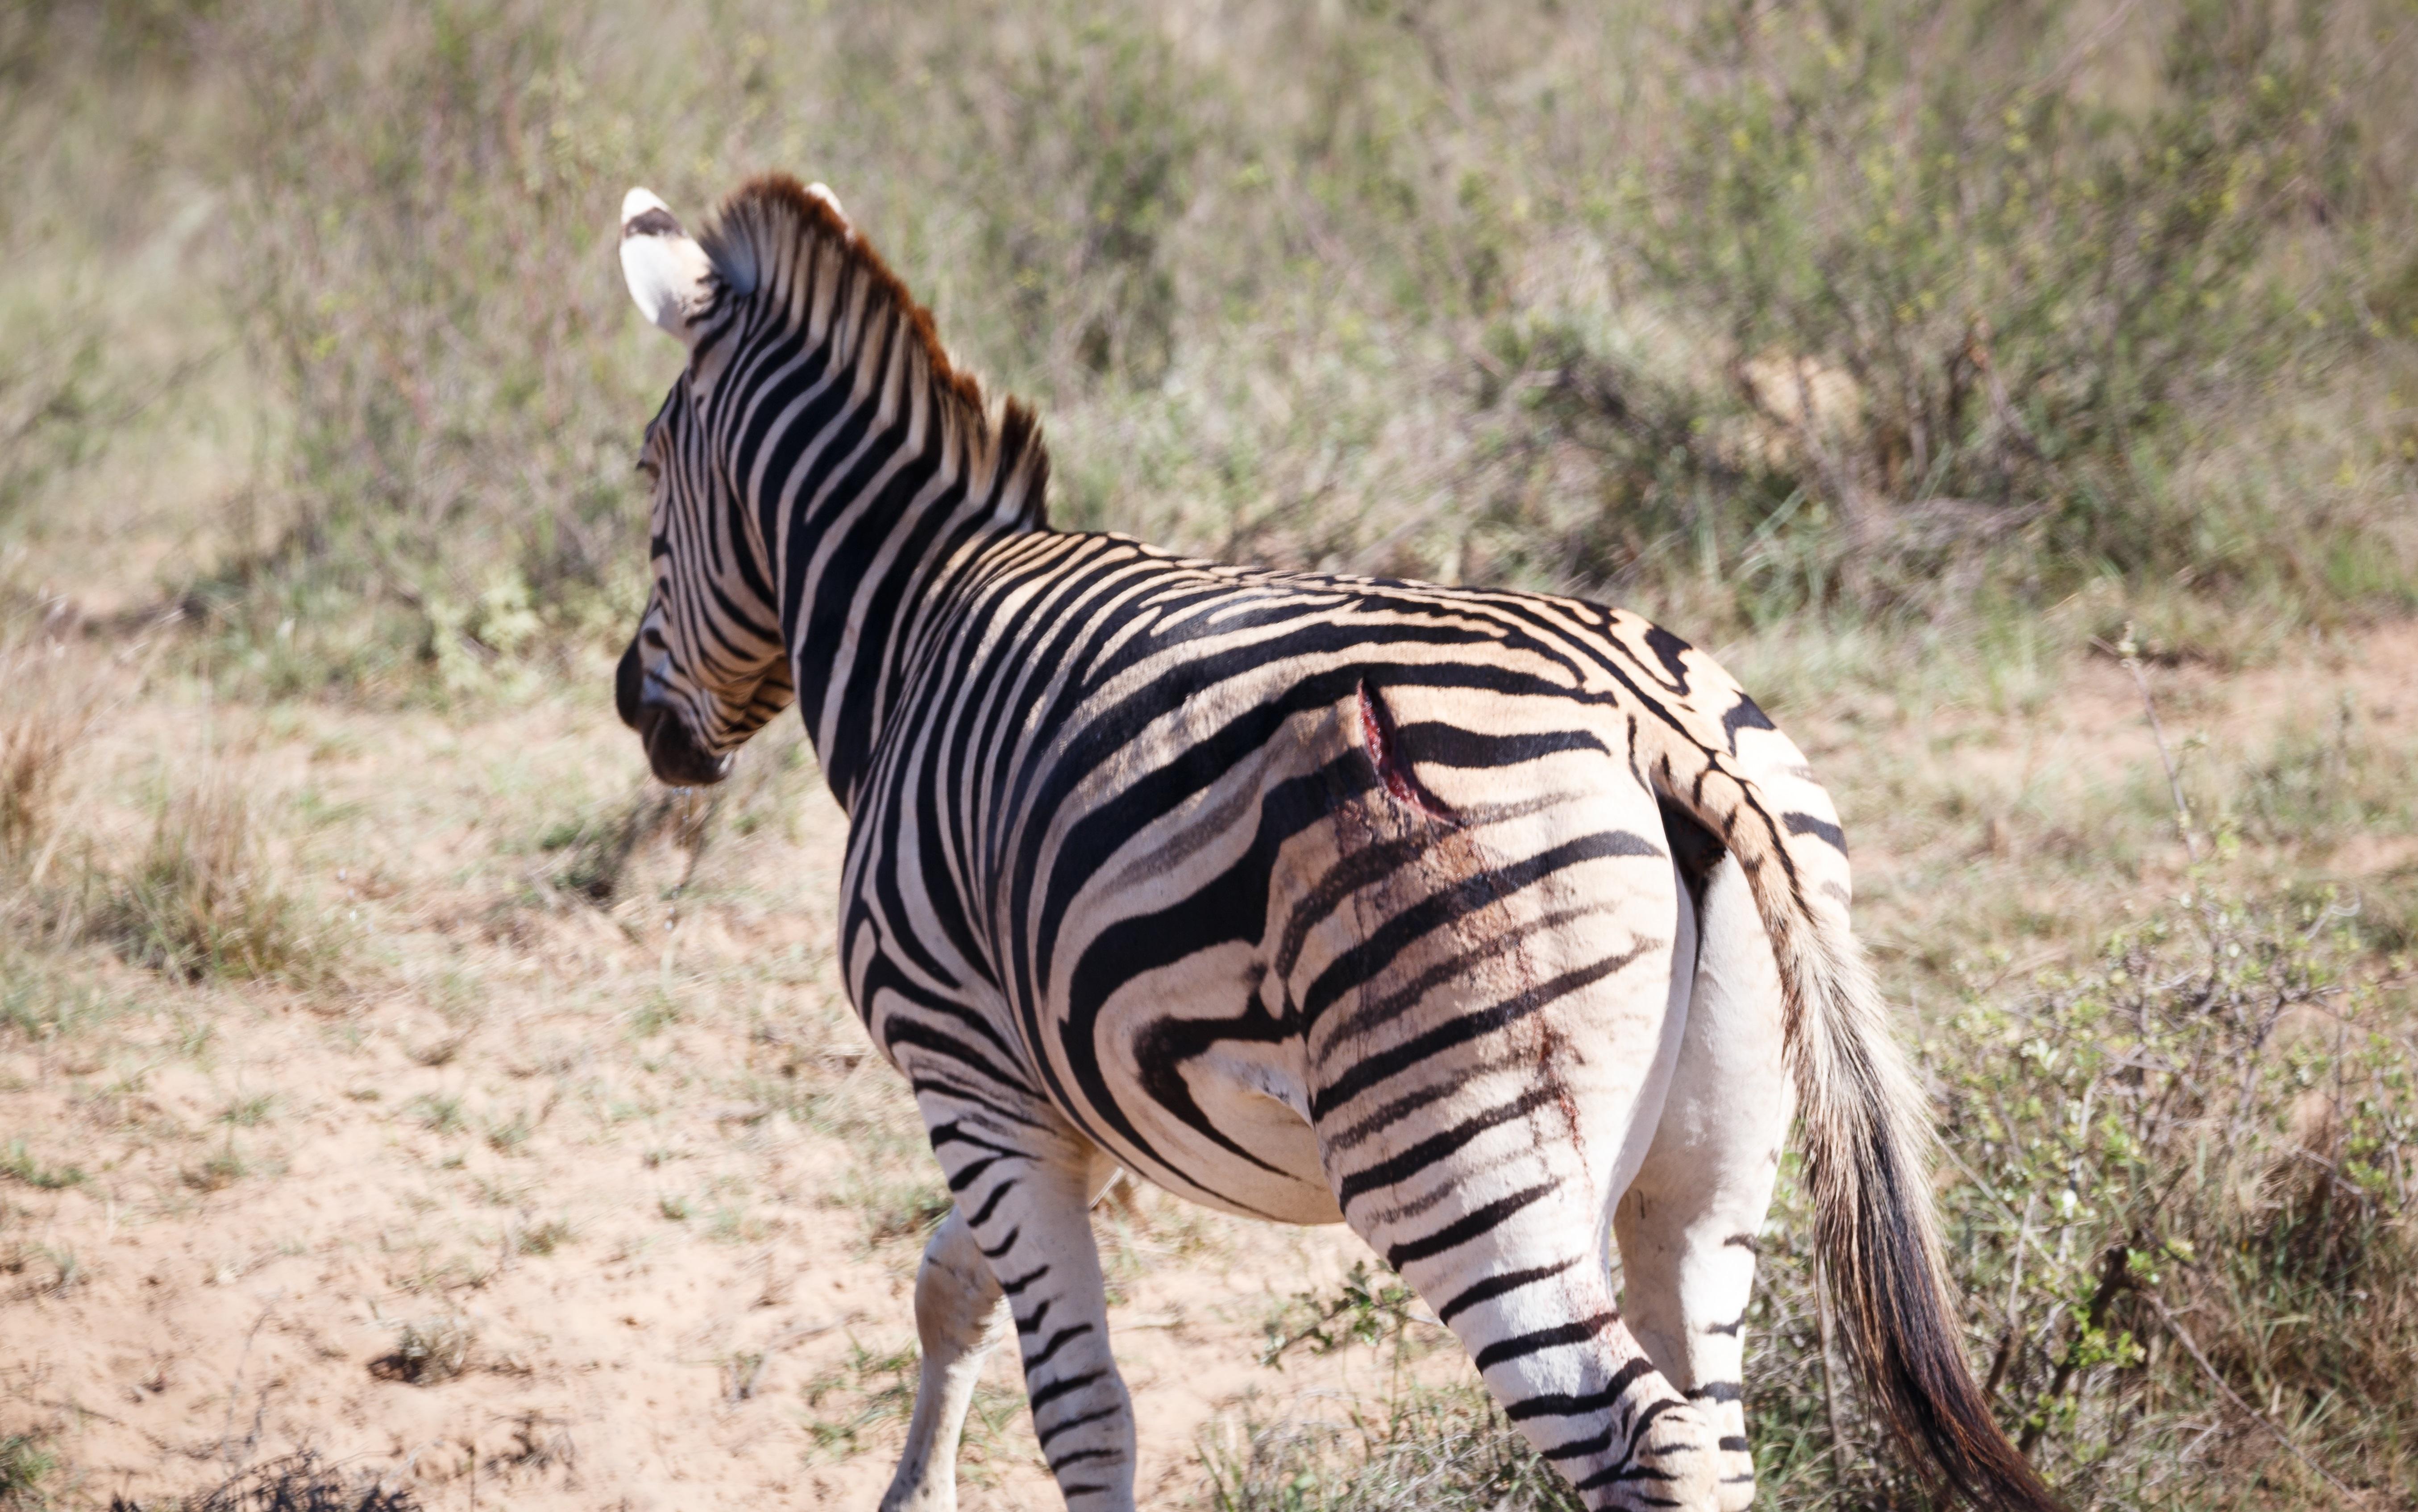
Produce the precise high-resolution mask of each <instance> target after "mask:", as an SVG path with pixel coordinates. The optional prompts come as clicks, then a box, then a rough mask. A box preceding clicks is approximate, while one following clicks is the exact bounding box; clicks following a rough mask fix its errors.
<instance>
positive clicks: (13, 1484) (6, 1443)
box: [0, 1433, 59, 1506]
mask: <svg viewBox="0 0 2418 1512" xmlns="http://www.w3.org/2000/svg"><path fill="white" fill-rule="evenodd" d="M58 1468H59V1458H58V1456H57V1455H55V1454H54V1453H52V1452H51V1451H50V1450H49V1449H48V1448H46V1447H44V1446H43V1443H42V1441H41V1440H40V1439H38V1438H36V1437H35V1436H33V1435H32V1434H30V1433H11V1434H8V1436H7V1437H5V1438H0V1505H10V1506H15V1505H24V1504H32V1503H33V1501H34V1499H35V1497H36V1496H37V1495H38V1493H39V1492H40V1490H41V1487H42V1482H43V1481H45V1480H48V1479H49V1478H50V1476H51V1473H52V1472H53V1471H54V1470H56V1469H58Z"/></svg>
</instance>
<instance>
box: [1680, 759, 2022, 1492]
mask: <svg viewBox="0 0 2418 1512" xmlns="http://www.w3.org/2000/svg"><path fill="white" fill-rule="evenodd" d="M1701 759H1702V757H1701V756H1700V757H1699V760H1701ZM1718 768H1728V764H1727V763H1725V762H1724V763H1719V764H1718ZM1718 768H1717V770H1716V771H1706V772H1705V774H1704V777H1703V778H1700V779H1699V780H1698V781H1696V782H1694V783H1675V784H1673V785H1672V787H1675V788H1676V789H1677V790H1676V791H1668V792H1666V793H1665V795H1664V796H1665V797H1667V798H1669V799H1671V800H1672V801H1673V802H1676V804H1678V805H1679V806H1680V807H1682V808H1684V809H1687V810H1688V811H1689V812H1691V814H1692V815H1693V816H1694V817H1696V819H1697V821H1698V822H1699V823H1702V824H1704V825H1706V827H1707V828H1708V829H1710V830H1711V831H1712V832H1713V833H1714V834H1716V835H1719V836H1722V839H1723V841H1724V843H1725V844H1726V845H1727V846H1728V848H1730V850H1731V852H1732V853H1733V854H1734V855H1736V856H1737V858H1738V861H1739V863H1740V865H1741V866H1742V867H1743V868H1744V869H1745V872H1746V876H1747V881H1748V884H1749V887H1750V889H1751V890H1752V893H1753V895H1754V900H1755V909H1756V912H1757V913H1758V914H1759V915H1760V916H1761V917H1762V919H1763V923H1764V927H1765V930H1766V932H1767V933H1768V935H1769V936H1770V938H1771V944H1772V951H1773V955H1774V956H1775V957H1776V958H1777V962H1778V965H1779V968H1780V980H1781V990H1782V998H1783V1021H1784V1024H1785V1034H1786V1046H1787V1054H1788V1061H1789V1066H1790V1070H1791V1073H1792V1074H1793V1076H1794V1077H1795V1079H1796V1082H1797V1090H1798V1107H1799V1109H1800V1111H1801V1112H1802V1114H1803V1129H1804V1134H1803V1139H1804V1153H1805V1167H1806V1172H1807V1179H1808V1182H1809V1184H1810V1186H1811V1189H1812V1193H1813V1213H1814V1217H1813V1233H1814V1245H1815V1248H1816V1251H1817V1252H1818V1253H1819V1254H1820V1256H1821V1257H1822V1262H1823V1269H1824V1271H1825V1272H1826V1273H1827V1276H1828V1285H1829V1291H1830V1295H1831V1302H1832V1306H1833V1309H1834V1311H1835V1313H1836V1314H1837V1316H1838V1318H1839V1320H1840V1322H1841V1324H1842V1329H1841V1332H1842V1333H1843V1334H1844V1341H1845V1344H1846V1346H1847V1352H1848V1353H1849V1355H1850V1357H1851V1358H1852V1359H1853V1360H1854V1361H1855V1364H1856V1367H1857V1372H1858V1374H1859V1376H1860V1377H1861V1379H1862V1381H1863V1383H1864V1386H1865V1388H1866V1391H1867V1393H1868V1395H1869V1397H1870V1399H1871V1400H1872V1401H1873V1403H1874V1404H1875V1407H1876V1408H1877V1410H1878V1411H1879V1413H1880V1414H1881V1416H1882V1418H1883V1420H1884V1421H1886V1422H1887V1423H1888V1425H1889V1426H1890V1429H1891V1431H1892V1432H1893V1433H1894V1434H1895V1435H1896V1436H1897V1438H1898V1439H1899V1441H1900V1442H1901V1443H1903V1444H1904V1445H1905V1446H1906V1447H1907V1448H1908V1449H1909V1450H1917V1451H1920V1452H1921V1454H1923V1455H1927V1456H1928V1458H1929V1459H1931V1460H1932V1461H1933V1463H1935V1464H1936V1466H1937V1467H1938V1469H1939V1471H1940V1472H1941V1474H1944V1475H1945V1477H1946V1478H1947V1480H1948V1481H1949V1483H1950V1484H1951V1485H1952V1486H1953V1487H1954V1488H1955V1489H1956V1490H1957V1491H1959V1492H1961V1493H1962V1494H1963V1495H1964V1496H1966V1497H1967V1498H1968V1499H1969V1500H1971V1501H1972V1502H1973V1503H1974V1504H1977V1505H1979V1506H1982V1507H1987V1508H1992V1509H2006V1512H2060V1505H2061V1504H2059V1503H2058V1500H2057V1498H2056V1497H2055V1496H2054V1495H2052V1494H2051V1493H2050V1491H2049V1489H2048V1488H2047V1487H2046V1486H2045V1485H2044V1484H2043V1482H2042V1481H2041V1478H2040V1476H2039V1475H2038V1474H2037V1473H2035V1472H2034V1471H2033V1469H2032V1467H2031V1466H2030V1465H2029V1464H2028V1462H2027V1461H2026V1460H2025V1459H2024V1457H2023V1455H2022V1453H2021V1452H2020V1451H2018V1450H2017V1449H2016V1448H2015V1446H2014V1444H2013V1443H2011V1442H2009V1440H2008V1438H2007V1435H2006V1433H2005V1431H2004V1430H2003V1429H2001V1428H1999V1427H1998V1423H1997V1418H1996V1417H1995V1416H1993V1415H1992V1413H1991V1412H1990V1403H1989V1399H1988V1398H1987V1397H1984V1396H1983V1395H1982V1389H1981V1387H1980V1386H1979V1385H1978V1384H1977V1383H1976V1382H1974V1380H1973V1376H1972V1372H1971V1370H1970V1368H1969V1367H1967V1364H1966V1360H1965V1353H1964V1349H1963V1346H1962V1343H1961V1341H1960V1337H1959V1334H1960V1330H1959V1328H1958V1326H1957V1320H1956V1309H1955V1307H1954V1306H1953V1304H1952V1303H1951V1300H1950V1293H1949V1288H1948V1279H1947V1268H1946V1265H1945V1262H1944V1260H1943V1259H1942V1256H1941V1251H1940V1245H1939V1235H1938V1229H1937V1220H1936V1216H1935V1214H1934V1213H1933V1211H1932V1202H1931V1186H1930V1160H1929V1154H1930V1151H1929V1149H1928V1148H1927V1147H1928V1145H1929V1143H1930V1140H1931V1124H1930V1119H1929V1115H1928V1110H1927V1108H1926V1107H1925V1101H1924V1098H1923V1096H1922V1093H1921V1089H1920V1088H1919V1087H1918V1086H1917V1085H1916V1083H1915V1081H1914V1078H1913V1077H1912V1075H1911V1074H1910V1073H1909V1072H1908V1070H1907V1068H1906V1064H1905V1060H1904V1058H1903V1057H1902V1056H1901V1054H1900V1053H1899V1050H1898V1047H1897V1043H1896V1041H1895V1039H1894V1038H1893V1037H1892V1036H1891V1035H1890V1027H1889V1018H1888V1013H1887V1010H1886V1008H1885V1006H1884V1004H1883V1002H1882V1000H1881V996H1880V993H1879V991H1878V989H1877V988H1876V987H1875V985H1874V983H1873V979H1872V974H1871V972H1870V970H1868V969H1867V968H1866V966H1865V964H1864V959H1863V954H1862V952H1861V950H1860V949H1859V947H1858V946H1857V943H1856V939H1855V937H1854V935H1853V934H1852V933H1850V931H1849V929H1848V925H1847V913H1846V908H1845V904H1844V895H1845V894H1844V887H1842V888H1840V889H1839V891H1838V893H1836V894H1835V895H1829V894H1828V890H1827V889H1819V888H1816V887H1814V886H1813V878H1820V877H1822V876H1823V875H1824V874H1825V873H1826V872H1832V873H1835V874H1837V875H1839V876H1840V877H1842V878H1844V852H1843V851H1842V852H1838V853H1836V854H1825V853H1821V852H1817V851H1815V850H1813V847H1814V846H1815V845H1818V844H1819V843H1820V842H1819V841H1818V840H1815V839H1813V838H1812V837H1811V836H1810V835H1807V834H1799V833H1796V832H1795V831H1796V830H1797V828H1798V826H1797V825H1795V824H1790V825H1788V826H1786V827H1785V831H1784V830H1783V825H1782V824H1781V823H1780V822H1778V818H1779V816H1778V814H1777V811H1776V809H1775V807H1774V806H1773V805H1772V803H1771V802H1769V800H1768V797H1767V795H1766V793H1765V792H1764V791H1763V789H1761V788H1760V787H1758V786H1757V785H1756V784H1755V783H1754V781H1753V779H1752V777H1749V776H1747V775H1745V774H1744V773H1742V772H1739V771H1737V770H1736V769H1735V768H1728V770H1718ZM1662 770H1663V771H1665V772H1668V771H1669V770H1670V769H1669V767H1667V766H1665V767H1664V768H1663V769H1662ZM1707 778H1709V779H1712V780H1709V781H1708V780H1705V779H1707ZM1721 779H1727V780H1726V781H1722V780H1721ZM1733 785H1735V786H1733ZM1657 786H1658V787H1659V786H1660V784H1658V785H1657ZM1691 788H1692V789H1693V790H1692V791H1691ZM1723 789H1727V792H1726V793H1724V792H1723V791H1722V790H1723ZM1723 797H1727V798H1730V799H1733V800H1735V802H1731V803H1727V804H1724V803H1723V802H1722V798H1723ZM1724 807H1726V808H1727V809H1728V812H1726V813H1724V812H1722V810H1723V808H1724ZM1832 833H1833V834H1835V833H1836V832H1835V830H1834V831H1832ZM1809 893H1810V894H1811V895H1809Z"/></svg>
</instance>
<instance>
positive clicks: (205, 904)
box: [106, 774, 317, 982]
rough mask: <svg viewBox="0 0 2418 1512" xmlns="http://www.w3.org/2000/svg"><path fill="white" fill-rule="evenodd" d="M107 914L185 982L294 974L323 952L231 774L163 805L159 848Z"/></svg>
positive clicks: (112, 924) (136, 952) (127, 938)
mask: <svg viewBox="0 0 2418 1512" xmlns="http://www.w3.org/2000/svg"><path fill="white" fill-rule="evenodd" d="M107 914H108V917H107V920H106V932H107V933H109V934H112V935H114V936H115V937H116V939H117V940H118V942H119V944H120V946H121V948H122V949H123V950H124V952H125V954H126V955H127V956H128V958H129V959H131V960H134V961H136V962H139V963H140V964H143V965H145V966H150V967H153V968H156V969H157V970H160V971H161V972H163V973H165V974H167V975H169V976H172V977H176V978H179V979H181V980H184V981H189V982H191V981H200V980H202V979H204V978H209V977H227V978H238V979H240V978H253V977H272V976H291V975H296V974H299V973H302V972H304V971H305V970H307V969H308V968H310V967H312V966H313V965H314V964H316V960H317V953H316V951H315V950H314V943H313V941H312V940H311V939H310V937H309V936H308V934H307V932H306V931H305V930H304V928H303V925H302V921H301V919H300V918H299V916H298V909H297V907H296V905H295V902H294V900H293V899H292V898H291V897H289V896H288V895H287V894H286V893H284V892H283V890H282V889H281V888H280V887H279V886H278V885H277V883H276V881H275V879H274V878H273V877H272V876H271V875H270V872H269V868H268V858H267V856H266V855H265V854H264V852H263V848H262V845H261V839H260V835H259V833H258V832H257V830H256V829H255V828H254V825H253V815H252V803H251V800H250V798H249V796H248V795H247V794H246V792H245V790H244V788H243V787H242V785H241V784H240V783H238V782H237V781H235V780H233V779H231V778H228V777H226V776H224V775H223V774H221V775H217V776H214V777H209V778H205V779H204V780H203V781H202V782H200V783H198V784H196V785H195V786H193V787H189V788H186V789H184V790H183V791H181V792H176V793H174V794H172V795H170V797H169V798H168V800H167V801H166V802H164V803H163V804H162V805H161V809H160V816H159V820H158V823H157V824H156V826H155V827H154V828H153V830H152V833H151V844H150V848H149V849H148V850H147V851H146V852H145V854H144V857H143V860H142V862H141V863H140V864H139V865H138V866H137V867H136V868H135V870H134V872H133V873H132V875H130V876H129V877H126V878H122V879H121V880H120V881H119V882H118V883H117V884H116V887H115V894H114V897H113V899H112V903H111V907H110V908H109V909H108V910H107Z"/></svg>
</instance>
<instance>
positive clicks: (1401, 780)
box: [1360, 680, 1461, 824]
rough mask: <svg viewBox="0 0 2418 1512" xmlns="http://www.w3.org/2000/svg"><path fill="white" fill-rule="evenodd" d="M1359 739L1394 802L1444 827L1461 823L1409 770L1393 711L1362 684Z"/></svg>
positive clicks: (1378, 778) (1409, 766)
mask: <svg viewBox="0 0 2418 1512" xmlns="http://www.w3.org/2000/svg"><path fill="white" fill-rule="evenodd" d="M1360 738H1361V739H1362V740H1363V741H1367V742H1368V745H1369V759H1370V762H1371V763H1373V764H1374V765H1375V766H1376V768H1377V780H1378V781H1379V782H1382V783H1384V784H1385V791H1387V792H1389V793H1391V794H1393V795H1394V802H1398V803H1400V804H1402V805H1403V806H1404V807H1406V808H1412V809H1416V810H1417V811H1418V812H1419V813H1421V814H1424V815H1426V816H1427V817H1430V818H1432V819H1442V820H1444V821H1445V822H1446V823H1447V824H1458V823H1460V822H1461V820H1460V817H1458V816H1457V815H1455V814H1454V813H1453V811H1452V810H1451V808H1450V807H1448V806H1447V805H1446V803H1445V802H1444V800H1443V799H1440V798H1438V797H1436V795H1435V794H1433V793H1431V792H1429V791H1428V789H1427V785H1426V784H1424V783H1422V782H1420V781H1419V777H1418V773H1417V772H1416V771H1412V770H1411V763H1410V758H1409V757H1408V756H1404V755H1403V754H1402V746H1401V741H1400V740H1398V739H1397V738H1396V736H1395V733H1394V711H1393V710H1390V709H1387V708H1386V707H1385V700H1384V699H1382V698H1380V697H1378V696H1377V690H1376V689H1374V688H1371V687H1370V686H1369V684H1368V683H1367V681H1365V680H1364V681H1362V682H1361V684H1360Z"/></svg>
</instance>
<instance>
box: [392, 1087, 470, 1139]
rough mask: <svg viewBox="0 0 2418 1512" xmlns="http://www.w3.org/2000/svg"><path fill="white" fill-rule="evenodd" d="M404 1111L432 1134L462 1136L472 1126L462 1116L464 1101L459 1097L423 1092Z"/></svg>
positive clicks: (405, 1106)
mask: <svg viewBox="0 0 2418 1512" xmlns="http://www.w3.org/2000/svg"><path fill="white" fill-rule="evenodd" d="M403 1110H404V1111H405V1112H406V1113H408V1114H410V1115H411V1116H412V1117H413V1118H415V1119H417V1120H418V1121H419V1123H420V1126H421V1128H424V1129H426V1130H428V1131H429V1132H430V1133H432V1134H460V1133H461V1132H462V1131H463V1130H465V1129H467V1128H468V1127H469V1126H470V1122H469V1120H468V1119H467V1118H465V1117H464V1116H463V1114H462V1099H461V1098H459V1097H449V1096H446V1095H444V1094H442V1093H438V1092H422V1093H421V1095H419V1096H418V1097H415V1098H413V1099H412V1100H411V1101H410V1102H408V1103H406V1104H405V1105H404V1109H403Z"/></svg>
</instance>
